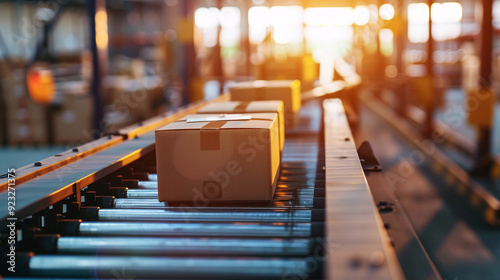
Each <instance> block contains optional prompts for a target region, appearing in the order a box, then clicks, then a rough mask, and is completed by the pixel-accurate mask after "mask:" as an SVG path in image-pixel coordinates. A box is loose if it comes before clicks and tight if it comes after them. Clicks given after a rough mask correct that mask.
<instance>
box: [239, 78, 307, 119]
mask: <svg viewBox="0 0 500 280" xmlns="http://www.w3.org/2000/svg"><path fill="white" fill-rule="evenodd" d="M230 93H231V100H232V101H255V100H282V101H283V103H284V105H285V114H296V113H297V112H298V111H299V110H300V105H301V103H300V102H301V100H300V81H299V80H294V81H263V80H259V81H252V82H241V83H237V84H236V85H235V86H233V87H231V88H230Z"/></svg>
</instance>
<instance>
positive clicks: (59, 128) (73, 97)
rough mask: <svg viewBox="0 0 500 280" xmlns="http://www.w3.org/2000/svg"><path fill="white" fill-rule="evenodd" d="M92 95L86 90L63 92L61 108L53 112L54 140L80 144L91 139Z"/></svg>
mask: <svg viewBox="0 0 500 280" xmlns="http://www.w3.org/2000/svg"><path fill="white" fill-rule="evenodd" d="M92 107H93V106H92V97H91V96H90V94H88V93H87V92H84V91H82V92H77V91H74V92H65V93H63V96H62V103H61V108H60V109H59V110H58V111H57V112H55V113H54V115H53V119H52V124H53V126H54V142H55V143H56V144H58V145H80V144H83V143H87V142H90V141H91V140H92V137H91V134H92V129H93V128H92Z"/></svg>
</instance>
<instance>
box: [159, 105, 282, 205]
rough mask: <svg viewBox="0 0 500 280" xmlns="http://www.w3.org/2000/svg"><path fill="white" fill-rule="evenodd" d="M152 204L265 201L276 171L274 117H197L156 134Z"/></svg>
mask: <svg viewBox="0 0 500 280" xmlns="http://www.w3.org/2000/svg"><path fill="white" fill-rule="evenodd" d="M155 136H156V164H157V168H158V199H159V201H169V202H180V201H183V202H188V203H193V204H194V205H195V206H201V205H207V204H208V203H210V202H217V201H269V200H271V199H272V198H273V195H274V191H275V189H276V183H277V180H278V174H279V166H280V152H279V131H278V121H277V114H275V113H254V114H234V115H233V114H232V115H225V116H221V115H217V114H199V115H188V116H186V117H185V118H183V119H181V120H179V121H177V122H174V123H171V124H168V125H166V126H165V127H163V128H161V129H158V130H156V135H155Z"/></svg>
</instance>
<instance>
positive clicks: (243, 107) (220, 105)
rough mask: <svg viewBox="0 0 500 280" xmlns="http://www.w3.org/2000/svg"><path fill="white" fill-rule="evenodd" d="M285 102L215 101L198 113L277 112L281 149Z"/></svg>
mask: <svg viewBox="0 0 500 280" xmlns="http://www.w3.org/2000/svg"><path fill="white" fill-rule="evenodd" d="M283 108H284V107H283V102H282V101H280V100H271V101H250V102H245V101H226V102H214V103H210V104H208V105H207V106H205V107H203V108H201V109H200V111H198V114H240V113H277V114H278V129H279V132H280V134H279V135H280V151H281V152H283V147H284V146H285V114H284V111H283Z"/></svg>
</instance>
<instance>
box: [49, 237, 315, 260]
mask: <svg viewBox="0 0 500 280" xmlns="http://www.w3.org/2000/svg"><path fill="white" fill-rule="evenodd" d="M317 246H320V245H319V243H318V242H315V239H224V238H174V237H84V236H77V237H66V236H63V237H60V238H59V239H58V240H57V252H59V253H63V254H106V255H107V254H111V255H122V256H123V255H146V256H153V255H165V256H166V255H178V256H189V255H200V256H201V255H218V256H306V255H308V254H309V253H310V252H311V251H313V250H315V249H316V248H315V247H317Z"/></svg>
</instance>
